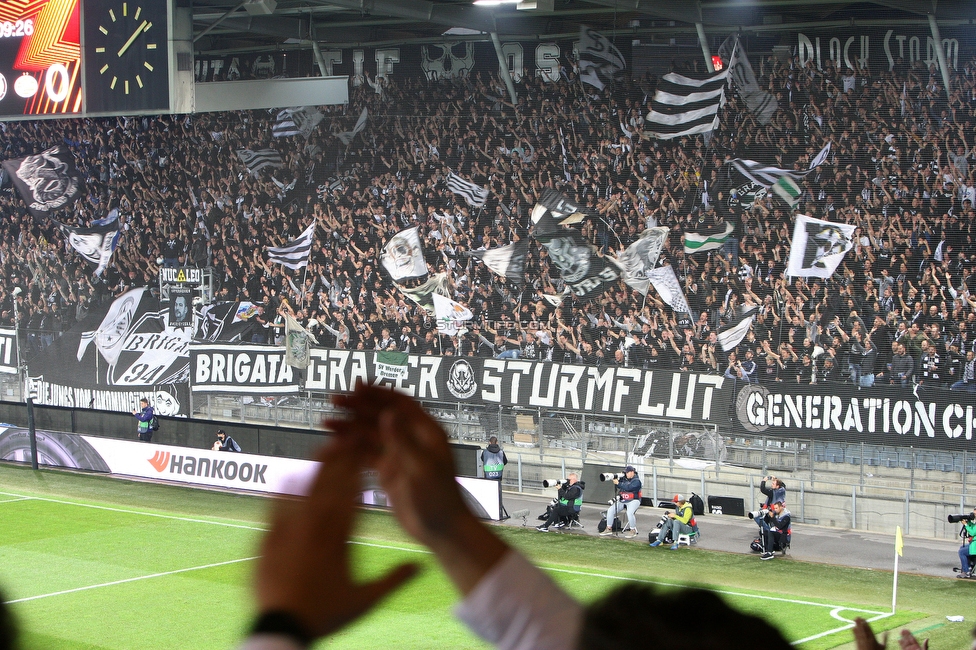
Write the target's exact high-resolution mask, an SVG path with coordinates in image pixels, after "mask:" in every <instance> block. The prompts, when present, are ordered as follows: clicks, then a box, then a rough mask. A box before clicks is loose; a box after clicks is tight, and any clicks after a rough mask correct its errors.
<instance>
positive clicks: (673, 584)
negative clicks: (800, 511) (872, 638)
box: [542, 567, 882, 614]
mask: <svg viewBox="0 0 976 650" xmlns="http://www.w3.org/2000/svg"><path fill="white" fill-rule="evenodd" d="M542 568H543V569H545V570H546V571H555V572H557V573H569V574H573V575H580V576H592V577H594V578H606V579H608V580H620V581H626V582H641V583H645V584H651V585H660V586H662V587H693V586H694V585H687V584H680V583H676V582H658V581H656V580H642V579H640V578H627V577H624V576H615V575H610V574H606V573H591V572H589V571H576V570H573V569H557V568H554V567H542ZM709 591H714V592H715V593H717V594H723V595H726V596H739V597H741V598H758V599H760V600H772V601H775V602H779V603H790V604H793V605H811V606H813V607H829V608H831V609H835V610H836V609H846V610H847V611H849V612H862V613H864V614H881V613H882V612H877V611H874V610H872V609H858V608H856V607H845V606H844V605H837V604H827V603H815V602H811V601H809V600H795V599H792V598H780V597H778V596H763V595H761V594H746V593H743V592H741V591H726V590H723V589H711V588H710V589H709Z"/></svg>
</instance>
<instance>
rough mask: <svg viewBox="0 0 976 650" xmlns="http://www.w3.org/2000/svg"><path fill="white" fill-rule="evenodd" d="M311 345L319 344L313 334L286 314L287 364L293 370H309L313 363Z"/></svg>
mask: <svg viewBox="0 0 976 650" xmlns="http://www.w3.org/2000/svg"><path fill="white" fill-rule="evenodd" d="M311 343H318V341H316V340H315V337H314V336H312V334H311V332H309V331H308V330H307V329H305V328H304V327H302V325H301V323H299V322H298V321H297V320H295V318H294V317H292V316H290V315H288V314H285V363H287V364H288V365H289V366H291V367H292V368H308V364H309V363H311V362H312V357H311V355H309V353H308V351H309V348H310V347H311V345H310V344H311Z"/></svg>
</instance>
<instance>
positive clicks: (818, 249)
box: [786, 214, 856, 278]
mask: <svg viewBox="0 0 976 650" xmlns="http://www.w3.org/2000/svg"><path fill="white" fill-rule="evenodd" d="M855 229H856V226H854V225H851V224H846V223H831V222H829V221H822V220H820V219H814V218H812V217H808V216H806V215H802V214H800V215H797V217H796V224H795V225H794V226H793V239H792V240H791V241H790V261H789V263H788V264H787V267H786V273H787V275H792V276H794V277H814V278H829V277H830V276H832V275H833V274H834V271H836V270H837V267H838V266H840V263H841V262H842V261H843V259H844V255H846V254H847V251H849V250H851V249H852V248H854V239H853V238H854V230H855Z"/></svg>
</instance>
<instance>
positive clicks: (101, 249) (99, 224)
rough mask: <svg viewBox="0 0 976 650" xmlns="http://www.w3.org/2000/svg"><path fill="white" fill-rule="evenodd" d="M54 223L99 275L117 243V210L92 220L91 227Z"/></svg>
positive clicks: (106, 264) (110, 257) (105, 266)
mask: <svg viewBox="0 0 976 650" xmlns="http://www.w3.org/2000/svg"><path fill="white" fill-rule="evenodd" d="M55 223H57V224H58V227H59V228H60V229H61V232H62V233H64V236H65V237H66V238H67V240H68V243H69V244H71V247H72V248H74V249H75V250H76V251H78V254H79V255H81V256H82V257H84V258H85V259H86V260H88V261H89V262H91V263H92V264H94V265H95V266H96V268H95V275H96V276H100V275H101V274H102V272H103V271H105V269H106V268H107V267H108V264H109V261H111V259H112V253H114V252H115V248H116V247H117V246H118V245H119V211H118V210H117V209H116V210H112V211H111V212H109V213H108V216H106V217H105V218H104V219H99V220H98V221H95V222H93V223H92V227H91V228H77V227H75V226H69V225H66V224H63V223H60V222H55Z"/></svg>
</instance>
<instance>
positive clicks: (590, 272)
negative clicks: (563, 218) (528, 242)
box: [533, 227, 621, 300]
mask: <svg viewBox="0 0 976 650" xmlns="http://www.w3.org/2000/svg"><path fill="white" fill-rule="evenodd" d="M533 236H534V237H535V238H536V239H537V240H538V241H539V243H540V244H542V245H543V246H545V247H546V251H547V252H548V253H549V260H550V261H551V263H552V264H554V265H555V266H556V268H558V269H559V275H560V277H561V278H562V280H563V282H565V283H566V287H567V288H569V290H570V291H571V292H572V293H573V295H575V296H576V297H577V298H579V299H581V300H589V299H592V298H595V297H597V296H599V295H600V294H602V293H603V292H605V291H606V290H607V289H609V288H610V287H611V286H613V285H614V284H616V282H617V280H619V279H620V274H621V271H620V267H619V266H618V265H617V263H616V260H614V259H613V258H609V257H602V256H600V255H598V254H597V251H596V248H594V247H593V245H591V244H590V243H589V242H588V241H587V240H586V238H585V237H583V235H582V234H580V232H579V231H578V230H574V229H572V228H562V227H557V228H555V229H553V230H548V231H536V232H535V233H534V235H533Z"/></svg>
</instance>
